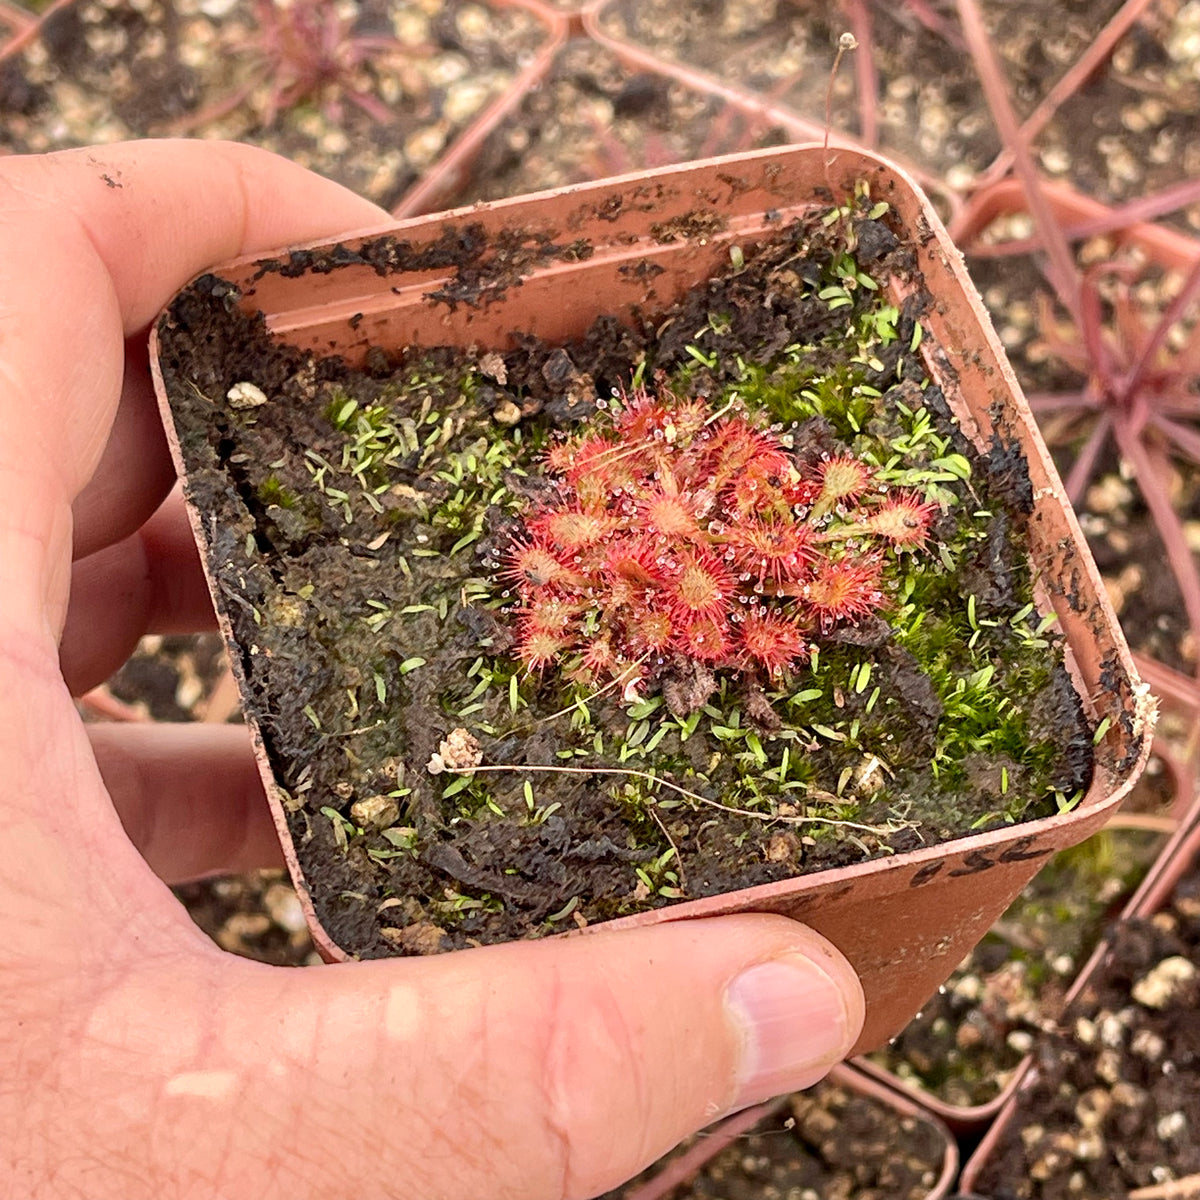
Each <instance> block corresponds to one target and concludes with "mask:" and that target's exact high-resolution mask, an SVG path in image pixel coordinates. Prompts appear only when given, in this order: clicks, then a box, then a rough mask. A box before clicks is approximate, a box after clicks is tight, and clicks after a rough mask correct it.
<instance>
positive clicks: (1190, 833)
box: [961, 803, 1200, 1197]
mask: <svg viewBox="0 0 1200 1200" xmlns="http://www.w3.org/2000/svg"><path fill="white" fill-rule="evenodd" d="M1198 866H1200V803H1198V804H1197V806H1196V807H1194V808H1193V810H1192V812H1191V814H1190V815H1189V818H1188V820H1187V821H1185V822H1184V823H1183V824H1181V826H1180V828H1179V829H1178V831H1177V832H1176V834H1175V835H1174V836H1173V837H1172V839H1171V842H1170V844H1169V846H1168V847H1167V849H1166V851H1165V852H1164V854H1163V855H1162V857H1161V858H1160V860H1159V865H1158V867H1157V869H1156V870H1155V871H1154V872H1153V873H1152V874H1151V875H1149V876H1148V877H1147V878H1146V880H1145V882H1144V883H1143V884H1142V886H1141V888H1139V889H1138V891H1137V893H1136V894H1135V895H1134V897H1133V899H1132V900H1131V901H1130V903H1129V906H1128V908H1127V910H1126V912H1125V914H1123V918H1122V919H1123V920H1128V919H1131V918H1149V917H1152V916H1153V915H1154V914H1155V913H1157V912H1159V911H1160V910H1161V909H1162V908H1163V907H1164V906H1165V905H1166V904H1167V903H1168V901H1169V900H1170V899H1171V895H1172V893H1173V892H1174V890H1175V888H1176V886H1177V885H1178V884H1179V882H1180V880H1181V879H1183V878H1184V877H1185V876H1186V875H1188V874H1189V873H1192V872H1194V871H1195V870H1196V869H1197V867H1198ZM1117 932H1118V930H1116V929H1114V930H1113V931H1112V932H1110V934H1109V936H1108V937H1107V938H1106V939H1105V941H1104V942H1102V943H1101V944H1100V945H1099V946H1098V947H1097V948H1096V951H1095V953H1094V954H1093V955H1092V957H1091V959H1090V960H1089V962H1088V964H1087V966H1085V968H1084V969H1083V971H1082V972H1081V974H1080V977H1079V980H1078V981H1077V983H1076V985H1075V987H1074V988H1072V990H1071V994H1070V996H1069V997H1068V1005H1067V1008H1068V1011H1069V1009H1070V1004H1071V1003H1072V1002H1074V1001H1076V1000H1078V999H1079V998H1080V997H1081V996H1082V995H1083V994H1084V993H1085V992H1086V990H1087V988H1088V986H1089V985H1090V984H1092V983H1094V982H1096V981H1098V980H1100V979H1102V978H1103V977H1104V974H1105V972H1106V970H1107V969H1108V965H1109V962H1108V960H1109V957H1110V954H1111V951H1112V947H1113V941H1114V938H1115V937H1116V936H1117ZM1037 1077H1038V1072H1037V1067H1036V1066H1031V1068H1030V1069H1029V1070H1028V1071H1027V1072H1026V1074H1025V1076H1024V1077H1023V1079H1022V1082H1021V1086H1020V1087H1019V1088H1018V1089H1017V1091H1016V1093H1015V1095H1013V1097H1012V1098H1011V1099H1010V1100H1009V1101H1008V1103H1007V1104H1006V1105H1005V1107H1004V1108H1003V1109H1002V1110H1001V1112H1000V1114H999V1116H998V1117H997V1118H996V1120H995V1122H994V1123H993V1124H992V1126H991V1127H990V1129H989V1130H988V1131H987V1133H986V1135H985V1136H984V1138H983V1140H982V1141H981V1142H980V1143H979V1146H978V1147H977V1149H976V1150H975V1152H974V1154H972V1156H971V1158H970V1160H969V1161H968V1163H967V1165H966V1167H965V1168H964V1170H963V1174H962V1181H961V1187H962V1188H963V1189H964V1191H970V1190H971V1189H973V1188H975V1187H976V1186H977V1185H978V1183H979V1180H980V1177H981V1175H982V1174H983V1173H984V1172H985V1170H986V1169H987V1167H988V1165H989V1164H990V1162H991V1161H992V1159H993V1158H994V1157H995V1156H996V1154H997V1153H998V1152H999V1149H1000V1147H1001V1146H1002V1145H1003V1143H1004V1141H1005V1139H1006V1137H1007V1136H1008V1135H1009V1134H1010V1132H1011V1130H1012V1129H1013V1127H1014V1126H1016V1125H1018V1124H1020V1123H1022V1122H1023V1121H1025V1120H1026V1119H1027V1118H1028V1117H1029V1116H1030V1115H1032V1117H1033V1119H1034V1120H1037V1119H1039V1114H1038V1113H1036V1112H1034V1113H1032V1114H1028V1113H1026V1112H1025V1111H1024V1108H1023V1102H1024V1099H1025V1097H1026V1095H1027V1094H1028V1092H1029V1091H1030V1089H1031V1088H1032V1087H1033V1086H1034V1084H1036V1082H1037ZM1123 1082H1132V1081H1124V1080H1123ZM1063 1132H1065V1131H1063ZM1178 1194H1179V1195H1180V1196H1181V1197H1186V1196H1190V1195H1194V1194H1195V1192H1194V1190H1193V1189H1191V1188H1181V1189H1180V1190H1179V1192H1178Z"/></svg>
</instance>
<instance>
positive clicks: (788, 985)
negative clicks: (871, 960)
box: [725, 954, 853, 1108]
mask: <svg viewBox="0 0 1200 1200" xmlns="http://www.w3.org/2000/svg"><path fill="white" fill-rule="evenodd" d="M725 1002H726V1005H727V1006H728V1008H729V1011H730V1013H731V1014H732V1016H733V1017H734V1019H735V1021H736V1022H737V1024H738V1027H739V1032H740V1033H741V1035H742V1053H741V1058H740V1061H739V1069H738V1090H737V1098H736V1099H735V1101H734V1105H733V1107H734V1108H745V1107H746V1106H747V1105H749V1104H758V1103H759V1102H760V1101H762V1100H767V1099H769V1098H770V1097H772V1096H781V1095H783V1093H784V1092H795V1091H799V1090H800V1089H801V1088H806V1087H811V1086H812V1085H813V1084H814V1083H816V1082H817V1080H818V1079H821V1078H822V1077H823V1076H824V1075H825V1074H826V1073H827V1072H828V1071H829V1068H830V1067H832V1066H833V1065H834V1063H836V1062H838V1061H839V1060H840V1059H842V1058H843V1057H844V1056H845V1054H846V1052H847V1051H848V1050H849V1049H850V1046H851V1041H852V1037H853V1032H852V1031H851V1029H850V1010H849V1006H848V1003H847V997H846V996H845V994H844V992H843V989H842V988H841V987H839V986H838V984H837V983H836V982H835V981H834V979H833V978H832V977H831V976H830V975H828V974H827V973H826V972H825V970H824V969H823V968H822V967H821V965H820V964H819V963H816V962H814V961H813V960H812V959H810V958H806V957H805V956H804V955H800V954H792V955H788V956H786V957H783V958H777V959H773V960H772V961H770V962H765V963H758V964H757V965H756V966H753V967H750V968H748V969H747V970H745V971H743V972H742V973H741V974H740V975H738V976H737V977H736V978H735V979H734V980H733V982H732V983H731V984H730V985H729V987H728V989H727V990H726V993H725Z"/></svg>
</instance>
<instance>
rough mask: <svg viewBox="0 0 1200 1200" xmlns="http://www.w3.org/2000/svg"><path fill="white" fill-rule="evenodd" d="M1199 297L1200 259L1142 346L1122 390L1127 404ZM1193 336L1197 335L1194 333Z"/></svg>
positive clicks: (1194, 264)
mask: <svg viewBox="0 0 1200 1200" xmlns="http://www.w3.org/2000/svg"><path fill="white" fill-rule="evenodd" d="M1197 299H1200V259H1197V260H1196V262H1195V263H1193V264H1192V269H1191V271H1190V272H1189V274H1188V277H1187V279H1186V280H1184V284H1183V287H1181V288H1180V289H1179V294H1178V295H1177V296H1176V297H1175V299H1174V300H1172V301H1171V303H1170V304H1169V305H1167V311H1166V312H1164V313H1163V315H1162V316H1161V317H1160V318H1159V321H1158V324H1157V325H1156V326H1155V327H1154V330H1153V332H1152V333H1151V334H1150V340H1149V341H1148V342H1147V343H1146V345H1145V346H1144V347H1143V348H1142V352H1141V354H1140V355H1139V356H1138V360H1137V362H1135V363H1134V365H1133V370H1132V371H1131V372H1130V373H1129V378H1128V379H1127V380H1126V381H1125V384H1124V388H1123V391H1122V399H1123V400H1124V401H1125V403H1126V404H1131V403H1132V401H1133V397H1134V396H1136V395H1137V392H1138V389H1139V388H1140V387H1141V386H1142V383H1143V381H1144V380H1145V378H1146V373H1147V372H1148V371H1149V370H1150V369H1151V368H1152V367H1153V366H1154V361H1155V359H1156V358H1157V357H1158V353H1159V351H1160V350H1161V349H1162V348H1163V345H1164V344H1165V343H1166V340H1167V335H1168V334H1169V333H1170V332H1171V330H1172V329H1173V328H1174V327H1175V325H1176V324H1177V323H1178V322H1179V321H1180V320H1181V319H1182V318H1183V316H1184V314H1185V313H1186V312H1187V310H1188V309H1189V308H1190V307H1191V305H1192V303H1193V302H1194V301H1195V300H1197ZM1193 336H1197V335H1196V334H1193Z"/></svg>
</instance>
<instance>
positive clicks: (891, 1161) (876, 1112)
mask: <svg viewBox="0 0 1200 1200" xmlns="http://www.w3.org/2000/svg"><path fill="white" fill-rule="evenodd" d="M698 1136H699V1137H704V1136H705V1135H704V1134H700V1135H698ZM691 1145H692V1141H691V1140H689V1141H688V1142H686V1143H684V1146H683V1147H681V1149H688V1148H689V1147H690V1146H691ZM678 1153H679V1152H678V1151H676V1152H675V1153H673V1154H671V1155H669V1156H668V1157H667V1158H666V1159H665V1160H663V1161H662V1162H660V1163H657V1164H655V1166H654V1167H651V1168H650V1169H649V1170H648V1171H647V1172H646V1173H645V1175H644V1176H642V1177H639V1179H638V1180H637V1181H635V1184H636V1185H637V1186H640V1185H641V1184H642V1183H643V1182H645V1181H648V1180H651V1179H653V1177H654V1176H655V1175H656V1174H657V1173H658V1170H659V1169H660V1168H661V1167H663V1166H665V1165H667V1164H668V1163H669V1162H670V1161H671V1160H672V1159H674V1158H675V1157H676V1156H677V1154H678ZM945 1155H946V1133H945V1131H944V1130H943V1129H941V1128H939V1127H938V1126H936V1125H934V1124H933V1122H932V1121H930V1120H928V1119H927V1118H922V1117H910V1116H906V1115H905V1114H903V1113H900V1112H898V1111H897V1110H896V1109H894V1108H892V1107H891V1106H890V1105H888V1104H884V1103H883V1102H882V1101H880V1100H878V1099H876V1098H875V1097H874V1096H867V1095H862V1094H860V1093H858V1092H855V1091H854V1090H853V1089H851V1088H848V1087H844V1086H841V1085H840V1084H836V1083H831V1082H825V1083H821V1084H818V1085H817V1086H816V1087H814V1088H810V1089H809V1090H808V1091H806V1092H797V1093H796V1094H795V1095H793V1096H790V1097H788V1099H787V1100H786V1101H785V1102H784V1104H783V1105H782V1106H781V1107H779V1108H778V1109H777V1110H776V1111H775V1112H774V1113H773V1114H772V1115H770V1116H768V1117H765V1118H764V1119H763V1120H762V1121H760V1122H759V1123H758V1124H757V1125H755V1126H754V1127H753V1128H752V1129H751V1130H750V1131H749V1132H748V1133H746V1134H744V1135H743V1136H741V1137H739V1138H738V1139H737V1140H736V1141H734V1142H732V1143H731V1144H730V1145H729V1146H727V1147H726V1148H725V1149H724V1150H721V1151H720V1152H719V1153H718V1154H716V1155H715V1156H714V1157H713V1158H712V1159H710V1160H709V1161H708V1162H707V1163H705V1164H704V1165H703V1166H702V1167H700V1168H699V1169H698V1170H697V1172H696V1174H695V1175H693V1176H692V1178H691V1179H690V1180H688V1181H687V1182H685V1183H681V1184H680V1185H679V1186H678V1187H676V1188H674V1189H672V1190H671V1191H669V1192H661V1193H659V1192H658V1191H657V1190H656V1192H655V1200H789V1198H791V1197H810V1196H811V1197H821V1200H924V1198H925V1197H926V1196H928V1195H929V1193H930V1191H931V1190H932V1188H933V1186H934V1185H935V1184H936V1183H937V1182H938V1180H939V1178H940V1177H941V1173H942V1168H943V1164H944V1162H945ZM633 1186H634V1185H627V1187H626V1188H622V1189H618V1190H617V1191H614V1192H610V1193H608V1195H607V1196H606V1197H604V1198H603V1200H622V1198H623V1197H625V1196H630V1195H633V1194H634V1191H633Z"/></svg>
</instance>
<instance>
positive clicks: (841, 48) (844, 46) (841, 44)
mask: <svg viewBox="0 0 1200 1200" xmlns="http://www.w3.org/2000/svg"><path fill="white" fill-rule="evenodd" d="M857 48H858V42H857V41H856V40H855V38H854V34H852V33H843V34H842V36H841V37H840V38H838V48H837V54H835V55H834V56H833V66H832V67H831V68H830V71H829V84H828V86H827V87H826V88H825V140H824V141H823V142H822V143H821V150H822V153H823V155H824V157H825V182H826V184H828V185H829V190H830V191H831V192H832V191H833V184H832V183H830V180H829V157H828V154H829V127H830V125H832V124H833V84H834V80H836V79H837V73H838V67H839V66H841V64H842V56H843V55H844V54H845V53H846V51H847V50H855V49H857Z"/></svg>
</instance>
